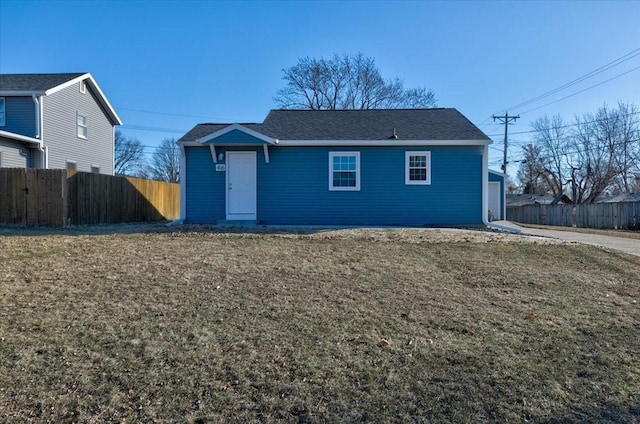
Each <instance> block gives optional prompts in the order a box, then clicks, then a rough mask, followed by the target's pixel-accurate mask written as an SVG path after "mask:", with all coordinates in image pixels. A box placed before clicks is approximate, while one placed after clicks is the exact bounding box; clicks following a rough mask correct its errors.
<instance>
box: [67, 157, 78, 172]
mask: <svg viewBox="0 0 640 424" xmlns="http://www.w3.org/2000/svg"><path fill="white" fill-rule="evenodd" d="M67 170H69V171H77V170H78V163H77V162H73V161H70V160H68V161H67Z"/></svg>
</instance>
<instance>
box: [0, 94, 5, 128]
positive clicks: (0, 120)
mask: <svg viewBox="0 0 640 424" xmlns="http://www.w3.org/2000/svg"><path fill="white" fill-rule="evenodd" d="M5 111H6V106H5V100H4V97H0V127H4V126H5V125H6V119H5V118H6V112H5Z"/></svg>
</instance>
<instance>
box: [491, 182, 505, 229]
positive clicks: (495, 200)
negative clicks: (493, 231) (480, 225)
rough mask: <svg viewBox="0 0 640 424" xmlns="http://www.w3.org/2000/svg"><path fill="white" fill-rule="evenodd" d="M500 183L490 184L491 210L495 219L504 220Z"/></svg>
mask: <svg viewBox="0 0 640 424" xmlns="http://www.w3.org/2000/svg"><path fill="white" fill-rule="evenodd" d="M500 197H501V196H500V183H498V182H493V181H492V182H490V183H489V210H490V211H491V213H492V214H493V219H495V220H499V219H504V217H503V216H502V208H501V207H500V206H501V204H502V202H501V201H500V200H501V199H500Z"/></svg>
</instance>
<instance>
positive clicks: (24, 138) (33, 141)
mask: <svg viewBox="0 0 640 424" xmlns="http://www.w3.org/2000/svg"><path fill="white" fill-rule="evenodd" d="M0 137H3V138H9V139H12V140H16V141H20V142H22V143H29V144H36V145H38V146H42V140H40V139H37V138H33V137H28V136H26V135H22V134H16V133H12V132H9V131H2V130H0Z"/></svg>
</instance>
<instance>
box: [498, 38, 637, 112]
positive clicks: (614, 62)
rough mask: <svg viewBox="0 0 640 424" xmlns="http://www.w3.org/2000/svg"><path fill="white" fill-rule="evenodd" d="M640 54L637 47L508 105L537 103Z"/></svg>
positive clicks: (517, 106) (518, 105) (520, 105)
mask: <svg viewBox="0 0 640 424" xmlns="http://www.w3.org/2000/svg"><path fill="white" fill-rule="evenodd" d="M639 55H640V48H638V49H635V50H633V51H631V52H629V53H627V54H625V55H623V56H621V57H619V58H617V59H615V60H612V61H611V62H609V63H607V64H605V65H603V66H601V67H599V68H597V69H594V70H593V71H591V72H588V73H586V74H585V75H583V76H581V77H578V78H576V79H574V80H573V81H570V82H568V83H566V84H563V85H561V86H560V87H557V88H554V89H553V90H550V91H547V92H546V93H543V94H541V95H539V96H536V97H534V98H532V99H529V100H527V101H524V102H522V103H518V104H517V105H515V106H511V107H508V108H507V109H512V110H513V109H517V108H521V107H523V106H526V105H528V104H531V103H535V102H537V101H538V100H542V99H544V98H546V97H549V96H552V95H554V94H555V93H557V92H559V91H562V90H564V89H566V88H569V87H571V86H573V85H576V84H578V83H580V82H582V81H585V80H587V79H589V78H592V77H594V76H596V75H599V74H601V73H602V72H605V71H608V70H609V69H611V68H614V67H616V66H618V65H620V64H622V63H624V62H626V61H628V60H631V59H633V58H634V57H636V56H639ZM607 81H610V80H607ZM605 82H606V81H605ZM534 110H535V109H534ZM522 113H525V112H522Z"/></svg>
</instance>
